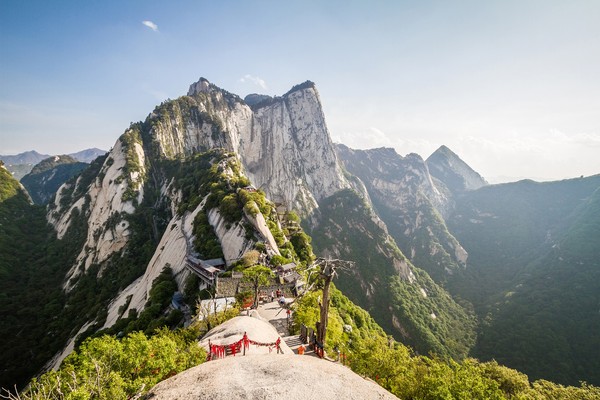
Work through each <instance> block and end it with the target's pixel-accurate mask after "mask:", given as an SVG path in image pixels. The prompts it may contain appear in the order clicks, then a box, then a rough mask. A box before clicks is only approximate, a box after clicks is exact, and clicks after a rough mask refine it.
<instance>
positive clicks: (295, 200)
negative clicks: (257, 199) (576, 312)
mask: <svg viewBox="0 0 600 400" xmlns="http://www.w3.org/2000/svg"><path fill="white" fill-rule="evenodd" d="M149 121H150V124H152V128H151V132H150V135H151V137H152V140H153V144H154V145H155V147H156V148H157V149H158V152H159V154H160V155H162V156H165V157H167V158H177V157H181V156H185V155H189V154H193V153H194V152H197V151H201V150H206V149H212V148H225V149H227V150H229V151H232V152H235V153H236V154H238V156H239V157H240V160H241V162H242V165H243V166H244V169H245V173H246V174H247V176H248V178H250V180H251V181H252V182H253V183H254V185H255V186H256V187H257V188H259V189H262V190H264V191H265V193H266V194H267V196H268V197H269V198H270V199H271V200H273V201H275V202H276V203H279V204H282V205H284V206H285V207H286V208H288V209H295V210H297V211H299V212H300V213H301V214H303V215H307V214H309V213H310V212H312V211H313V210H314V209H315V208H317V207H318V202H319V201H320V200H321V199H323V198H325V197H327V196H331V195H332V194H333V193H335V192H336V191H338V190H341V189H343V188H346V187H348V183H347V182H346V179H345V178H344V176H343V173H342V170H341V168H340V166H339V164H338V162H337V156H336V154H335V151H334V150H333V146H332V142H331V138H330V135H329V132H328V130H327V126H326V125H325V117H324V115H323V111H322V109H321V102H320V100H319V95H318V92H317V90H316V88H315V86H314V84H312V83H311V82H307V83H305V84H303V85H299V86H297V87H295V88H294V89H292V90H290V91H289V92H288V93H286V94H285V95H284V96H282V97H277V98H274V99H271V100H270V101H268V102H262V103H259V104H257V105H256V107H255V108H254V109H252V108H250V106H248V105H247V104H245V103H244V101H242V100H241V99H240V98H239V97H238V96H236V95H233V94H231V93H228V92H226V91H224V90H222V89H219V88H218V87H216V86H214V85H212V84H211V83H209V82H208V81H207V80H205V79H200V81H198V82H197V83H194V84H192V85H191V86H190V89H189V91H188V96H186V97H183V98H180V99H178V100H177V101H176V102H173V103H172V104H170V105H167V106H164V107H158V108H157V110H155V111H154V113H153V114H151V115H150V118H149Z"/></svg>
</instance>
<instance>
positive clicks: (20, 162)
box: [0, 147, 106, 180]
mask: <svg viewBox="0 0 600 400" xmlns="http://www.w3.org/2000/svg"><path fill="white" fill-rule="evenodd" d="M103 154H106V150H101V149H98V148H95V147H94V148H89V149H85V150H81V151H78V152H76V153H70V154H67V155H68V156H71V157H73V158H74V159H75V160H77V161H80V162H84V163H88V164H89V163H91V162H92V161H93V160H95V159H96V158H97V157H98V156H101V155H103ZM49 157H51V155H50V154H41V153H38V152H37V151H35V150H30V151H25V152H23V153H19V154H15V155H0V160H2V161H4V164H5V166H6V169H8V170H9V171H10V172H11V173H12V174H13V176H14V177H15V178H16V179H17V180H21V178H23V177H24V176H25V175H27V174H28V173H29V172H31V170H32V168H33V166H34V165H36V164H37V163H39V162H41V161H43V160H45V159H47V158H49Z"/></svg>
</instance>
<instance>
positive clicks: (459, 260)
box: [337, 145, 467, 280]
mask: <svg viewBox="0 0 600 400" xmlns="http://www.w3.org/2000/svg"><path fill="white" fill-rule="evenodd" d="M337 152H338V155H339V157H340V160H342V162H343V164H344V167H345V168H346V169H347V170H348V171H349V172H350V173H352V174H354V175H356V176H357V177H358V178H359V179H360V180H361V182H362V183H363V184H364V187H365V188H366V191H367V192H368V195H369V198H370V199H371V201H372V203H373V205H374V207H375V209H376V210H377V212H378V215H379V216H380V217H381V219H382V220H383V221H384V222H385V224H386V226H387V229H388V231H389V233H390V234H391V235H392V237H393V238H394V240H395V241H396V243H397V244H398V246H399V247H400V249H401V250H402V252H403V253H404V254H405V255H407V256H408V257H409V259H410V260H411V261H412V262H413V264H415V265H417V266H419V267H421V268H423V269H425V270H426V271H427V272H429V273H430V274H431V275H432V276H433V277H434V278H436V279H441V280H443V279H444V276H445V275H446V274H451V273H452V272H453V271H454V270H455V269H457V268H461V267H464V266H465V265H466V260H467V252H466V251H465V250H464V249H463V247H462V246H461V245H460V243H459V242H458V241H457V240H456V239H455V238H454V237H453V236H452V235H451V234H450V233H449V232H448V229H447V228H446V225H445V222H444V219H443V218H442V215H443V214H444V213H445V212H446V211H447V210H448V209H449V205H450V202H451V199H450V198H449V193H448V192H447V190H445V188H444V187H442V188H441V189H440V188H439V187H438V186H437V185H436V184H435V183H434V180H433V179H432V177H431V175H430V174H429V170H428V168H427V165H426V164H425V162H424V161H423V159H422V158H421V157H420V156H418V155H417V154H409V155H407V156H406V157H402V156H400V155H399V154H398V153H396V151H395V150H394V149H388V148H380V149H372V150H352V149H350V148H348V147H346V146H344V145H337Z"/></svg>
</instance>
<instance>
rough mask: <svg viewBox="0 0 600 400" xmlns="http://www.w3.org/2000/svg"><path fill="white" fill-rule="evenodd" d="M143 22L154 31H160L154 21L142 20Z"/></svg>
mask: <svg viewBox="0 0 600 400" xmlns="http://www.w3.org/2000/svg"><path fill="white" fill-rule="evenodd" d="M142 24H144V25H146V26H147V27H148V28H150V29H152V30H153V31H154V32H158V25H156V24H155V23H154V22H152V21H142Z"/></svg>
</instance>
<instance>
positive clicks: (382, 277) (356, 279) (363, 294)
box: [312, 190, 475, 359]
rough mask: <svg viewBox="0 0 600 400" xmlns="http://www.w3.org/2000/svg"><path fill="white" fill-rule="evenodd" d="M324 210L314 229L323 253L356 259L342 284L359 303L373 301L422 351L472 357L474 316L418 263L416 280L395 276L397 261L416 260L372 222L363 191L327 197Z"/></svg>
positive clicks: (379, 317)
mask: <svg viewBox="0 0 600 400" xmlns="http://www.w3.org/2000/svg"><path fill="white" fill-rule="evenodd" d="M320 209H321V223H320V224H319V226H317V227H316V228H315V229H314V230H313V231H312V235H313V236H314V242H315V247H316V251H317V253H321V254H334V255H335V256H336V257H339V258H343V259H347V260H353V261H355V262H356V268H354V269H353V270H352V271H350V272H342V273H341V274H340V279H339V280H338V282H337V285H338V287H340V289H341V290H342V291H343V292H344V293H347V294H348V296H350V298H351V299H352V300H353V301H354V302H356V303H358V304H362V305H368V307H367V309H368V311H369V313H370V314H371V315H372V316H373V318H374V319H375V320H376V321H377V322H378V323H379V324H380V325H381V326H382V327H383V328H384V329H385V331H386V332H393V333H394V336H395V337H397V338H398V339H400V340H402V341H404V342H406V343H408V344H410V345H411V346H412V347H414V348H415V349H416V350H417V351H418V352H420V353H423V354H428V353H429V352H432V351H433V352H436V353H437V354H438V355H440V356H442V357H453V358H456V359H461V358H464V357H466V356H467V355H468V352H469V349H470V348H471V347H472V346H473V345H474V342H475V334H474V329H475V320H474V319H473V316H472V315H471V314H469V313H468V312H467V311H465V310H464V309H463V308H462V307H461V306H459V305H458V304H456V303H455V302H454V301H453V300H452V298H451V297H450V296H449V295H448V294H447V293H446V292H445V291H444V290H443V289H442V288H440V287H439V286H438V285H436V284H435V283H434V282H433V281H432V280H431V279H430V278H429V277H428V276H427V274H426V273H424V272H422V271H419V270H418V269H417V268H415V267H412V266H411V268H412V269H413V271H415V280H414V282H409V281H407V280H402V279H399V278H398V279H396V278H395V277H398V276H399V273H398V271H396V270H395V268H394V265H393V259H396V260H398V261H402V262H404V263H407V265H410V264H409V262H408V261H407V260H406V259H405V257H404V256H403V255H402V253H401V252H400V250H398V248H397V247H396V246H395V244H394V243H393V239H391V238H390V237H389V236H388V235H387V234H386V233H385V231H383V230H382V229H381V227H379V226H378V225H377V224H376V222H375V221H373V220H372V218H371V213H370V210H368V208H367V206H366V204H365V203H364V202H363V200H362V199H361V198H360V197H359V196H358V194H356V192H354V191H352V190H345V191H341V192H339V193H337V194H335V195H334V196H331V197H330V198H328V199H326V200H325V201H323V202H322V204H321V208H320ZM423 291H424V292H425V295H424V294H423ZM390 311H392V312H390ZM432 314H435V317H433V316H432ZM394 315H395V316H396V317H397V318H398V320H396V321H394Z"/></svg>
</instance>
